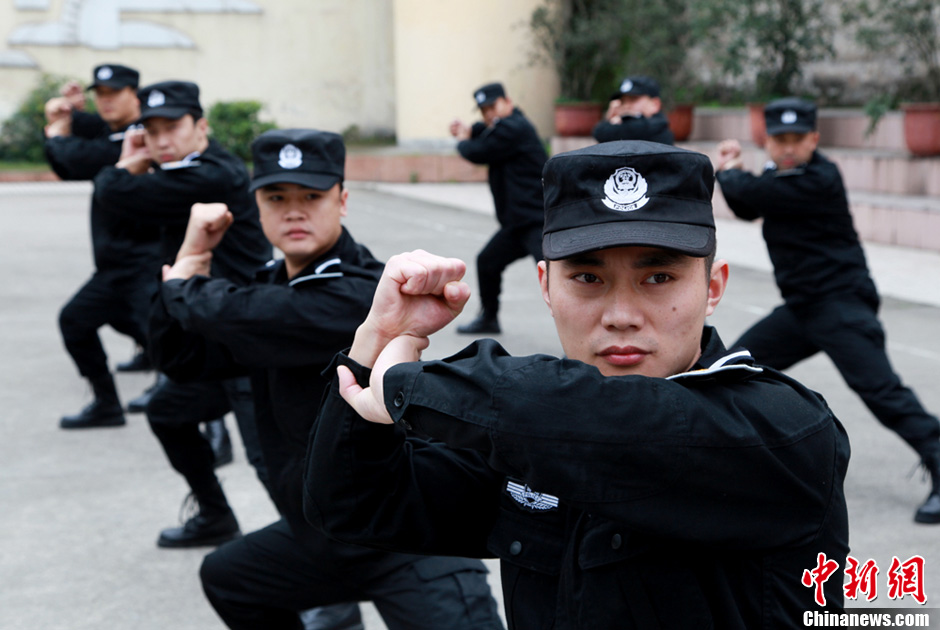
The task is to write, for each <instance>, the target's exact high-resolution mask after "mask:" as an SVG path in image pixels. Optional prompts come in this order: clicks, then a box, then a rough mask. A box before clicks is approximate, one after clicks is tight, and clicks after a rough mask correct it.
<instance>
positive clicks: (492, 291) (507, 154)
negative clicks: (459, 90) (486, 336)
mask: <svg viewBox="0 0 940 630" xmlns="http://www.w3.org/2000/svg"><path fill="white" fill-rule="evenodd" d="M473 98H474V100H476V103H477V106H478V107H479V108H480V113H481V114H482V115H483V122H477V123H474V124H473V126H472V127H468V126H467V125H465V124H464V123H463V122H461V121H460V120H455V121H453V122H452V123H451V124H450V133H451V135H453V136H454V137H455V138H457V139H458V140H459V141H460V142H458V143H457V151H459V152H460V155H461V156H463V157H464V158H465V159H467V160H470V161H471V162H473V163H474V164H487V165H489V175H488V177H489V183H490V192H491V193H492V194H493V204H494V205H495V206H496V220H497V221H499V226H500V228H499V231H497V232H496V234H494V235H493V237H492V238H491V239H490V241H489V242H488V243H487V244H486V245H485V246H484V247H483V250H482V251H481V252H480V253H479V255H478V256H477V280H478V281H479V283H480V302H481V306H482V310H481V311H480V314H479V315H478V316H477V318H476V319H474V320H473V321H472V322H470V323H469V324H465V325H463V326H460V327H458V328H457V331H458V332H461V333H465V334H473V335H476V334H481V333H498V332H500V328H499V319H498V314H499V294H500V287H501V285H502V279H503V270H504V269H506V267H508V266H509V265H510V263H512V262H514V261H516V260H519V259H520V258H525V257H526V256H532V258H534V259H535V260H536V262H538V261H540V260H542V244H541V242H540V241H541V237H542V236H541V235H542V221H543V220H544V212H543V210H542V180H541V176H542V166H543V165H544V164H545V160H547V159H548V156H547V155H546V153H545V147H544V146H543V145H542V141H541V139H539V135H538V133H536V131H535V127H533V126H532V123H531V122H529V119H528V118H526V117H525V115H524V114H523V113H522V110H520V109H519V108H518V107H515V106H514V105H513V102H512V100H511V99H510V98H509V97H508V96H506V92H505V90H504V89H503V86H502V84H501V83H489V84H487V85H484V86H483V87H481V88H480V89H478V90H477V91H476V92H474V93H473Z"/></svg>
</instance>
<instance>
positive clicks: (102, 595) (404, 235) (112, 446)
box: [0, 183, 940, 630]
mask: <svg viewBox="0 0 940 630" xmlns="http://www.w3.org/2000/svg"><path fill="white" fill-rule="evenodd" d="M434 186H435V187H434V188H432V187H431V185H408V184H405V185H400V186H397V185H396V186H389V185H384V184H383V185H374V186H373V185H353V186H351V188H352V192H351V194H350V215H349V217H348V220H347V225H348V226H349V228H350V229H351V231H352V232H353V234H354V235H355V236H356V238H357V239H359V240H360V241H362V242H364V243H366V244H368V245H369V246H370V248H371V249H372V250H373V252H374V253H375V254H376V255H377V256H378V257H380V258H383V259H384V258H388V257H389V256H390V255H392V254H394V253H397V252H399V251H403V250H406V249H413V248H417V247H421V248H424V249H427V250H429V251H434V252H438V253H445V254H448V255H455V256H459V257H462V258H464V259H465V260H468V261H471V265H470V266H471V270H470V274H469V275H470V277H469V281H470V282H471V286H475V278H474V277H473V276H474V274H473V270H472V261H473V259H474V258H475V255H476V253H477V251H478V250H479V249H480V247H481V246H482V245H483V243H484V242H485V241H486V239H487V238H488V237H489V236H490V234H491V233H492V232H493V230H494V228H495V222H494V220H493V219H492V217H491V216H488V214H487V212H488V210H487V208H488V204H489V203H490V202H489V197H488V193H487V191H486V189H485V185H479V184H459V185H434ZM89 191H90V187H89V186H87V185H85V184H67V183H50V184H4V185H2V186H0V238H2V242H3V247H2V248H0V260H2V262H3V268H4V269H5V270H6V273H4V274H3V280H2V281H0V331H2V332H0V410H2V411H0V429H2V436H3V439H2V440H0V505H2V506H3V509H2V510H0V628H3V629H4V630H7V629H9V630H14V629H16V630H18V629H24V630H25V629H29V630H32V629H34V628H44V629H63V630H65V629H68V630H83V629H101V628H107V629H111V628H115V629H124V628H140V629H151V628H152V629H156V628H179V629H197V628H200V629H201V628H207V629H211V628H222V624H221V623H220V622H219V621H218V619H217V618H216V616H215V614H214V613H213V611H212V609H211V607H209V605H208V604H207V603H206V601H205V599H204V597H203V595H202V593H201V590H200V588H199V583H198V577H197V574H196V571H197V569H198V566H199V563H200V561H201V558H202V556H203V555H204V553H205V550H161V549H157V547H156V546H155V544H154V543H155V540H156V536H157V533H158V532H159V530H160V529H161V528H162V527H166V526H170V525H173V524H175V523H176V519H177V510H178V508H179V504H180V502H181V501H182V499H183V496H184V495H185V493H186V489H185V486H184V484H183V482H182V481H181V480H180V479H179V477H178V476H177V475H176V474H175V473H174V472H172V470H171V469H170V468H169V465H168V464H167V463H166V461H165V458H164V456H163V454H162V452H161V451H160V448H159V446H158V444H157V442H156V440H155V439H154V438H153V436H152V435H151V434H150V432H149V429H148V427H147V425H146V422H145V420H144V419H143V417H142V416H129V418H128V419H129V423H128V426H126V427H124V428H119V429H102V430H92V431H78V432H65V431H61V430H59V429H58V426H57V424H58V418H59V417H60V416H61V415H62V414H64V413H68V412H72V411H75V410H77V409H78V408H80V407H81V406H82V405H83V404H85V403H86V402H87V401H88V400H89V393H88V391H87V389H86V386H85V385H84V384H83V382H82V381H81V380H80V379H79V378H78V376H77V374H76V372H75V369H74V367H73V366H72V364H71V362H70V360H69V359H68V357H67V355H66V354H65V351H64V349H63V348H62V344H61V341H60V338H59V334H58V330H57V327H56V317H57V314H58V309H59V308H60V307H61V305H62V304H63V303H64V302H65V300H66V299H67V298H68V296H69V295H71V294H72V293H73V292H74V290H75V289H76V288H77V287H78V286H79V285H80V284H81V283H82V282H83V281H84V280H85V279H86V278H87V276H88V275H89V274H90V272H91V262H90V247H89V237H88V215H87V207H88V194H89ZM467 209H475V210H477V211H476V212H468V211H466V210H467ZM490 212H491V211H490ZM718 229H719V237H718V238H719V244H720V245H719V246H720V254H721V255H722V256H723V257H725V258H727V259H729V260H730V262H731V263H732V268H733V269H732V279H731V284H730V287H729V290H728V293H727V295H726V297H725V299H724V301H723V302H722V305H721V306H720V307H719V309H718V312H717V313H716V315H715V316H714V317H713V318H712V323H714V324H715V325H717V326H718V328H719V330H720V331H722V336H723V338H724V339H725V341H726V342H728V343H730V342H731V341H733V340H734V339H735V338H736V337H737V335H738V334H739V333H740V332H742V331H743V330H744V329H745V328H746V327H747V326H748V325H749V324H750V323H752V322H753V321H754V320H755V319H756V318H758V317H759V316H760V315H761V314H763V313H765V312H767V311H768V310H769V309H770V308H772V307H773V306H774V305H775V304H776V303H777V302H778V301H779V297H778V295H777V292H776V288H775V287H774V285H773V280H772V278H771V277H770V275H769V274H768V270H769V266H768V263H767V259H766V253H765V252H764V250H763V243H762V241H761V239H760V235H759V232H758V231H757V229H756V227H755V226H752V225H748V224H744V223H734V222H726V221H722V222H721V223H720V225H719V228H718ZM866 250H867V252H868V255H869V259H870V262H871V265H872V268H873V270H874V275H875V278H876V281H877V283H878V286H879V288H880V290H881V291H882V293H883V294H884V295H885V296H886V297H887V298H888V299H886V301H885V306H884V308H883V311H882V318H883V321H884V322H885V325H886V328H887V330H888V335H889V350H890V353H891V356H892V360H893V361H894V363H895V366H896V368H897V370H898V371H899V373H900V374H901V375H902V377H903V378H904V380H905V381H906V382H907V383H908V384H909V385H911V386H912V387H913V388H914V389H915V390H916V391H917V392H918V393H919V395H920V396H921V398H922V400H923V401H924V403H925V404H926V405H927V406H928V408H930V409H932V410H938V409H940V388H937V386H936V379H937V374H938V373H940V317H938V315H940V310H938V306H940V295H938V292H940V290H938V289H940V287H938V285H940V282H938V278H940V255H937V254H926V253H922V252H914V251H908V250H903V249H899V248H891V247H874V246H868V247H867V248H866ZM505 287H506V289H505V294H504V299H503V313H502V315H501V321H502V324H503V327H504V330H505V333H504V334H503V335H501V336H500V341H501V342H502V343H503V344H504V345H505V346H506V347H507V348H508V349H509V350H510V351H511V352H513V353H520V354H521V353H532V352H548V353H554V354H558V353H560V347H559V345H558V342H557V339H556V338H555V333H554V327H553V325H552V322H551V318H550V317H548V316H547V313H546V311H545V310H544V309H545V307H544V305H543V304H542V302H541V297H540V295H539V292H538V289H537V286H536V284H535V282H534V270H533V266H532V264H531V262H530V261H524V262H523V261H520V262H519V263H517V264H515V265H513V266H512V267H510V269H509V270H508V272H507V276H506V279H505ZM476 308H477V302H476V301H475V298H473V301H472V302H471V305H470V306H469V307H468V312H467V313H465V314H464V315H463V316H461V321H466V320H467V319H468V318H470V317H472V315H473V312H474V311H475V309H476ZM103 337H104V341H105V344H106V346H107V348H108V351H109V356H110V358H111V362H112V364H114V363H116V362H118V361H121V360H124V359H126V358H128V357H129V356H130V355H131V353H132V344H131V342H130V341H129V340H128V339H126V338H124V337H120V336H118V335H117V334H116V333H113V332H112V331H110V330H106V331H105V333H104V335H103ZM467 341H468V339H467V338H465V337H461V336H458V335H456V334H455V333H454V332H453V330H452V329H448V330H446V331H443V332H442V333H441V334H440V335H438V336H436V337H435V339H434V340H433V343H432V345H431V347H430V349H429V350H428V352H427V355H426V356H428V357H430V358H435V357H440V356H445V355H447V354H450V353H451V352H453V351H455V350H457V349H459V348H461V347H463V345H465V344H466V343H467ZM791 373H792V374H793V375H794V376H795V377H797V378H799V379H800V380H802V381H804V382H806V383H807V384H808V385H810V386H811V387H813V388H814V389H816V390H818V391H821V392H822V393H823V394H824V395H825V396H826V398H827V399H828V401H829V403H830V405H831V406H832V408H833V409H834V411H835V412H836V414H837V415H838V416H839V417H840V418H841V419H842V420H843V422H844V423H845V424H846V427H847V429H848V431H849V435H850V437H851V439H852V445H853V460H852V465H851V468H850V471H849V478H848V480H847V483H846V491H847V496H848V500H849V510H850V518H851V526H852V540H851V542H852V554H853V555H854V556H855V557H856V558H859V559H860V560H861V561H862V562H864V561H865V560H867V559H869V558H870V559H874V560H876V562H877V563H878V566H879V567H880V568H881V573H880V576H879V587H880V589H879V593H880V594H879V598H878V600H876V602H875V603H876V604H877V605H879V606H912V605H913V604H912V603H911V600H910V598H909V597H908V598H906V599H905V600H902V601H892V600H889V599H888V598H887V592H886V587H887V584H886V573H887V569H888V565H889V563H890V561H891V558H892V557H893V556H897V557H899V558H900V559H901V560H905V559H907V558H909V557H911V556H913V555H915V554H919V555H921V556H923V557H924V558H925V559H926V560H927V575H928V579H927V581H926V587H927V595H928V606H933V605H936V602H940V580H937V579H936V576H937V575H938V573H937V571H938V569H937V568H936V567H937V566H938V565H940V526H937V527H929V526H919V525H915V524H914V523H912V522H911V516H912V514H913V510H914V508H915V507H916V505H917V504H918V503H919V502H920V501H921V500H922V499H923V497H924V495H925V493H926V485H925V484H923V483H922V482H920V480H919V476H917V477H916V478H914V479H911V478H909V477H908V473H909V472H911V471H912V469H913V468H914V466H915V464H916V457H915V456H914V454H913V453H912V452H910V451H909V449H907V448H906V447H905V446H904V445H903V444H902V443H901V442H900V440H899V439H897V438H896V437H895V436H894V435H893V434H890V433H889V432H887V431H886V430H884V429H883V428H882V427H881V426H880V425H879V424H878V423H877V422H876V421H875V420H874V419H873V418H872V417H871V415H870V414H869V413H868V411H867V410H866V409H864V407H863V406H862V405H861V403H860V402H859V400H858V399H857V398H856V397H855V396H854V394H853V393H852V392H850V391H849V390H848V389H847V388H846V387H845V385H844V383H843V382H842V381H841V378H840V377H839V375H838V374H837V373H836V372H835V370H834V369H833V367H832V365H831V363H830V362H829V361H828V359H826V358H825V357H814V358H813V359H811V360H809V361H806V362H804V363H803V364H801V365H799V366H797V367H796V368H794V369H793V370H792V372H791ZM151 380H152V376H148V375H123V374H122V375H119V376H118V386H119V389H120V391H121V394H122V396H123V398H124V399H125V400H127V399H129V398H130V397H132V396H135V395H136V394H138V393H139V392H140V391H141V390H142V389H143V388H144V387H146V386H147V385H149V384H150V382H151ZM229 427H230V429H232V430H233V431H234V428H235V426H234V423H233V422H232V421H231V419H230V420H229ZM235 433H236V435H235V437H236V440H237V431H236V432H235ZM220 475H221V477H222V478H223V479H224V484H225V488H226V491H227V493H228V495H229V497H230V499H231V502H232V504H233V506H234V509H235V511H236V513H237V515H238V517H239V520H240V522H241V524H242V527H243V529H244V530H245V531H250V530H252V529H255V528H258V527H261V526H263V525H265V524H267V523H269V522H270V521H271V520H273V518H274V514H275V513H274V510H273V508H272V506H271V505H270V502H269V501H268V500H267V498H266V496H265V494H264V492H263V490H262V489H261V486H260V484H258V482H257V480H256V479H255V478H254V474H253V471H252V470H251V469H250V467H249V466H248V464H247V463H246V462H245V458H244V453H243V451H241V450H240V443H238V444H237V445H236V461H235V463H234V464H232V465H229V466H227V467H225V468H222V469H220ZM491 564H492V563H491ZM808 568H809V567H808ZM492 577H493V578H494V579H493V580H492V581H493V583H494V585H495V584H498V579H496V576H495V575H494V576H492ZM364 609H365V611H366V615H367V624H368V626H367V627H368V628H369V630H378V629H380V628H383V627H384V626H383V625H382V623H381V621H380V620H379V619H378V617H377V616H376V614H375V610H374V608H373V607H370V606H367V607H364Z"/></svg>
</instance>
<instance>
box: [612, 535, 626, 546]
mask: <svg viewBox="0 0 940 630" xmlns="http://www.w3.org/2000/svg"><path fill="white" fill-rule="evenodd" d="M621 544H623V539H622V538H621V537H620V534H614V537H613V538H611V539H610V546H611V548H612V549H620V545H621Z"/></svg>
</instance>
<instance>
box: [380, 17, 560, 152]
mask: <svg viewBox="0 0 940 630" xmlns="http://www.w3.org/2000/svg"><path fill="white" fill-rule="evenodd" d="M539 4H541V0H477V1H476V2H466V1H465V0H434V1H428V0H394V5H395V12H394V22H395V27H394V28H395V35H394V38H395V94H396V98H395V101H396V103H397V108H396V125H395V126H396V129H397V132H398V139H399V142H400V143H402V144H407V143H409V142H416V141H421V140H425V139H443V138H448V137H449V133H448V130H447V128H448V125H449V123H450V121H451V120H453V119H454V118H460V119H463V120H464V121H467V122H469V121H470V120H472V119H474V118H477V117H478V115H477V113H476V110H475V108H474V101H473V91H474V90H475V89H476V88H477V87H479V86H480V85H482V84H484V83H489V82H491V81H500V82H502V83H503V85H504V86H505V87H506V91H507V93H508V95H509V97H510V98H512V100H513V101H514V102H515V104H516V105H517V106H519V107H520V108H521V109H522V110H523V111H524V112H525V113H526V115H527V116H528V117H529V118H530V119H531V120H532V121H533V123H534V124H535V126H536V129H537V130H538V132H539V135H541V136H543V137H547V136H550V135H552V133H553V132H554V128H553V123H552V106H553V101H554V98H555V96H556V95H557V93H558V86H557V79H556V78H555V75H554V73H553V71H551V70H550V69H549V68H547V67H545V66H531V65H530V64H529V58H530V52H531V50H532V43H531V37H530V34H529V29H528V20H529V16H530V15H531V14H532V11H533V9H535V7H536V6H538V5H539Z"/></svg>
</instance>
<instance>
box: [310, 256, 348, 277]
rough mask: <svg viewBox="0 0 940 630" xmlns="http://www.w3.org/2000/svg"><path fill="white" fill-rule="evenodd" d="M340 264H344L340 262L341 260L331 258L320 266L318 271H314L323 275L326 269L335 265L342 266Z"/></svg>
mask: <svg viewBox="0 0 940 630" xmlns="http://www.w3.org/2000/svg"><path fill="white" fill-rule="evenodd" d="M340 262H342V261H340V259H339V258H330V259H329V260H327V261H326V262H324V263H320V265H319V266H318V267H317V268H316V269H314V270H313V273H323V270H324V269H326V268H327V267H332V266H333V265H338V264H340Z"/></svg>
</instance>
